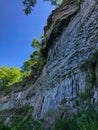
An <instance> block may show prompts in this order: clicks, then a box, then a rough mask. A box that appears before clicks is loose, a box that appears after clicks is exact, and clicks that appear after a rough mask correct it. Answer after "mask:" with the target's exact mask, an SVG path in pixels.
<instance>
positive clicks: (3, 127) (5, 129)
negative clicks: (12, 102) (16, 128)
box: [0, 122, 10, 130]
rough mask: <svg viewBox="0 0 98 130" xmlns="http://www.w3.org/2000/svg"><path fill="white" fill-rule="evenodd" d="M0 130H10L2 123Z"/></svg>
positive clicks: (0, 123)
mask: <svg viewBox="0 0 98 130" xmlns="http://www.w3.org/2000/svg"><path fill="white" fill-rule="evenodd" d="M0 130H10V128H9V127H8V126H6V125H5V124H4V123H2V122H0Z"/></svg>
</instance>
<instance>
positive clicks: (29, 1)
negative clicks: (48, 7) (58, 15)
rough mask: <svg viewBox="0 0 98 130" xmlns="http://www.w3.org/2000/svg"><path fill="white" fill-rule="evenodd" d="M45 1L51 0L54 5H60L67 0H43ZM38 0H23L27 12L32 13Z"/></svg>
mask: <svg viewBox="0 0 98 130" xmlns="http://www.w3.org/2000/svg"><path fill="white" fill-rule="evenodd" d="M43 1H50V2H51V4H52V5H56V6H60V5H61V4H62V3H65V2H66V0H43ZM36 2H37V0H23V4H24V6H25V9H24V11H25V13H26V14H29V13H31V11H32V9H33V7H34V6H35V4H36Z"/></svg>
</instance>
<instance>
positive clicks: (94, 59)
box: [81, 50, 98, 71]
mask: <svg viewBox="0 0 98 130" xmlns="http://www.w3.org/2000/svg"><path fill="white" fill-rule="evenodd" d="M81 68H82V69H83V70H85V71H87V70H90V71H95V69H96V70H97V69H98V50H95V52H93V53H92V54H91V55H90V56H89V57H88V59H86V60H85V61H84V63H83V64H82V66H81Z"/></svg>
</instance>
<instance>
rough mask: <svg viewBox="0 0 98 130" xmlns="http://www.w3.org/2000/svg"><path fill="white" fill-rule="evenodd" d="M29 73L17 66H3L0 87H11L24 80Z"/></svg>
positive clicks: (0, 72) (0, 71)
mask: <svg viewBox="0 0 98 130" xmlns="http://www.w3.org/2000/svg"><path fill="white" fill-rule="evenodd" d="M26 76H27V74H26V73H25V72H21V71H20V69H18V68H15V67H10V68H8V67H6V66H2V67H1V68H0V89H3V88H6V87H9V86H11V85H13V84H15V83H18V82H20V81H22V79H23V78H24V77H26Z"/></svg>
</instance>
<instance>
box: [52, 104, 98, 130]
mask: <svg viewBox="0 0 98 130" xmlns="http://www.w3.org/2000/svg"><path fill="white" fill-rule="evenodd" d="M54 130H98V114H97V113H96V112H95V110H94V109H93V107H92V106H91V105H90V106H89V107H88V108H87V109H85V110H83V111H82V112H81V113H80V114H78V115H77V116H75V115H69V116H68V117H67V118H64V119H60V118H59V119H56V120H55V123H54Z"/></svg>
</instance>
